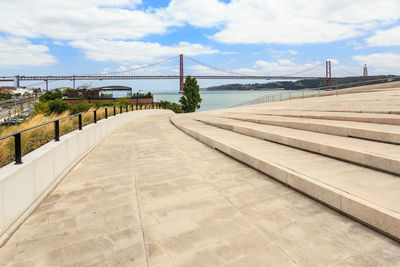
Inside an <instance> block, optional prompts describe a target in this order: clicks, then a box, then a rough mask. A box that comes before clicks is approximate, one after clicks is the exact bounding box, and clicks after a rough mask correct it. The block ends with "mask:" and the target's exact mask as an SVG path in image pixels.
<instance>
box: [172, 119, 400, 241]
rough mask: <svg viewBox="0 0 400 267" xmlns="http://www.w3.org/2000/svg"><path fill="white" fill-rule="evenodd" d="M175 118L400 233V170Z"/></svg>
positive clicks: (201, 136) (281, 177)
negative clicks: (397, 172)
mask: <svg viewBox="0 0 400 267" xmlns="http://www.w3.org/2000/svg"><path fill="white" fill-rule="evenodd" d="M171 120H172V122H173V123H174V125H176V126H177V127H178V128H180V129H182V130H183V131H185V132H186V133H188V134H189V135H191V136H193V137H195V138H196V139H198V140H200V141H202V142H204V143H205V144H207V145H209V146H211V147H213V148H216V149H218V150H220V151H223V152H224V153H226V154H227V155H230V156H232V157H233V158H235V159H237V160H239V161H241V162H244V163H245V164H248V165H249V166H252V167H254V168H256V169H258V170H260V171H262V172H263V173H265V174H268V175H271V176H272V177H274V178H275V179H277V180H278V181H281V182H282V183H284V184H287V185H290V186H291V187H293V188H296V189H297V190H299V191H301V192H303V193H305V194H307V195H309V196H311V197H313V198H315V199H318V200H319V201H321V202H323V203H325V204H327V205H329V206H331V207H333V208H335V209H337V210H340V211H342V212H344V213H345V214H348V215H350V216H352V217H354V218H357V219H359V220H360V221H362V222H365V223H366V224H368V225H371V226H373V227H375V228H377V229H379V230H381V231H383V232H385V233H387V234H389V235H391V236H393V237H395V238H397V239H400V205H399V197H398V196H399V194H398V191H399V188H400V187H399V186H400V180H399V177H398V176H396V175H391V174H387V173H383V172H380V171H376V170H372V169H368V168H365V167H360V166H358V165H354V164H350V163H347V162H344V161H341V160H337V159H332V158H329V157H325V156H321V155H318V154H315V153H310V152H306V151H303V150H299V149H296V148H293V147H288V146H286V145H281V144H277V143H275V142H269V141H265V140H262V139H259V138H254V137H251V136H248V135H247V134H246V133H244V134H239V133H236V132H234V131H229V130H225V129H221V128H218V127H214V126H210V125H208V124H204V123H202V122H199V121H197V120H195V119H191V118H190V117H189V116H185V115H183V116H174V117H173V118H172V119H171Z"/></svg>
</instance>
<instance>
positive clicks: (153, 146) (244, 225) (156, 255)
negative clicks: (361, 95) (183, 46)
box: [0, 116, 400, 266]
mask: <svg viewBox="0 0 400 267" xmlns="http://www.w3.org/2000/svg"><path fill="white" fill-rule="evenodd" d="M273 229H276V230H275V236H274V238H273V239H271V238H268V237H267V236H266V232H267V231H268V232H271V230H273ZM398 262H400V247H399V245H398V244H397V243H396V242H394V241H392V240H390V239H388V238H386V237H384V236H382V235H380V234H379V233H377V232H375V231H373V230H371V229H369V228H366V227H364V226H362V225H361V224H359V223H357V222H355V221H353V220H351V219H349V218H347V217H344V216H342V215H340V214H338V213H336V212H334V211H332V210H331V209H329V208H327V207H325V206H323V205H321V204H319V203H317V202H315V201H313V200H311V199H309V198H307V197H305V196H303V195H301V194H299V193H297V192H295V191H293V190H291V189H289V188H288V187H285V186H284V185H282V184H280V183H278V182H276V181H275V180H272V179H271V178H269V177H268V176H266V175H264V174H261V173H259V172H257V171H255V170H253V169H251V168H249V167H247V166H245V165H243V164H241V163H239V162H237V161H235V160H233V159H231V158H229V157H227V156H225V155H223V154H221V153H219V152H217V151H216V150H213V149H211V148H209V147H207V146H206V145H203V144H202V143H200V142H198V141H196V140H195V139H193V138H191V137H190V136H188V135H186V134H184V133H182V132H181V131H179V130H177V129H176V128H175V127H174V126H172V125H171V123H170V122H169V117H168V116H157V117H148V118H145V119H142V120H140V121H138V122H135V123H132V124H130V125H128V126H126V127H125V128H123V129H122V130H120V131H118V132H117V133H115V134H114V135H112V136H110V137H109V138H108V139H106V140H105V141H104V142H103V143H102V144H100V145H99V146H98V147H97V148H96V149H95V150H93V151H92V152H91V153H90V154H89V155H88V156H87V157H86V158H85V159H84V160H82V161H81V162H80V163H79V164H78V165H77V166H76V167H75V168H74V169H73V171H72V172H71V173H70V174H69V175H68V176H67V177H66V179H65V180H64V181H63V182H62V183H61V184H60V185H59V186H58V187H57V188H56V189H55V190H54V191H53V192H52V193H51V194H50V195H49V196H48V197H47V199H46V200H45V201H44V202H43V203H42V204H41V205H40V207H39V208H38V209H37V210H36V211H35V212H34V213H33V214H32V215H31V216H30V218H29V219H28V220H27V221H26V222H25V223H24V224H23V225H22V226H21V228H20V229H19V230H18V231H17V232H16V233H15V234H14V235H13V236H12V238H11V239H10V240H9V241H8V243H7V244H6V245H5V246H4V247H3V248H0V266H2V265H10V266H12V265H13V264H22V265H26V266H48V265H65V266H70V265H72V266H73V265H75V266H83V265H89V264H92V265H96V266H102V265H109V266H115V265H122V264H125V265H129V264H130V263H133V264H136V265H137V266H224V265H231V266H267V265H268V266H269V265H275V266H277V265H279V266H295V265H302V266H317V265H323V266H327V265H336V264H339V265H340V264H341V265H352V264H353V265H366V264H370V265H377V266H392V265H393V266H394V265H396V264H397V263H398ZM136 265H135V266H136Z"/></svg>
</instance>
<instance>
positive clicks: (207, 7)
mask: <svg viewBox="0 0 400 267" xmlns="http://www.w3.org/2000/svg"><path fill="white" fill-rule="evenodd" d="M160 13H162V14H163V15H165V16H166V17H169V18H171V19H176V20H178V21H181V22H183V23H189V24H191V25H193V26H197V27H211V26H216V27H217V29H218V30H219V31H218V32H217V33H216V34H214V35H213V36H211V38H213V39H215V40H217V41H219V42H222V43H247V44H250V43H280V44H306V43H328V42H332V41H338V40H343V39H347V38H351V37H356V36H360V35H363V34H365V32H366V31H368V30H371V29H376V28H377V27H379V26H380V25H381V24H383V23H386V22H388V21H393V20H396V19H398V18H400V3H399V2H398V1H397V0H385V1H384V2H382V1H376V0H363V1H359V0H325V1H320V0H281V1H268V0H236V1H231V2H230V3H221V2H219V1H217V0H206V1H205V2H204V3H203V2H202V4H201V5H199V4H198V1H197V0H182V1H172V2H171V3H170V5H169V6H168V8H166V9H165V10H163V11H161V12H160Z"/></svg>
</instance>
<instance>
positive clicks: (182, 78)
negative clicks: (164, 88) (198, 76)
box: [179, 54, 184, 93]
mask: <svg viewBox="0 0 400 267" xmlns="http://www.w3.org/2000/svg"><path fill="white" fill-rule="evenodd" d="M183 82H184V77H183V54H180V55H179V92H181V93H182V92H183Z"/></svg>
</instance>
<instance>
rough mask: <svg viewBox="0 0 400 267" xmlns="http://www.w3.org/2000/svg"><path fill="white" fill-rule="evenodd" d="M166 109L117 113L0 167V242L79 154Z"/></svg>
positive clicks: (62, 174)
mask: <svg viewBox="0 0 400 267" xmlns="http://www.w3.org/2000/svg"><path fill="white" fill-rule="evenodd" d="M161 113H163V114H165V113H171V112H170V111H166V110H144V111H135V112H129V113H123V114H119V115H118V116H112V117H109V119H107V120H105V119H104V120H100V121H98V123H97V124H90V125H88V126H86V127H84V128H83V130H82V131H73V132H71V133H68V134H66V135H63V136H61V138H60V141H59V142H50V143H48V144H46V145H44V146H42V147H40V148H39V149H37V150H35V151H33V152H31V153H29V154H27V155H26V156H24V157H23V158H22V162H23V164H20V165H15V164H14V163H10V164H8V165H6V166H4V167H2V168H1V169H0V246H1V245H2V243H3V242H4V241H5V240H7V238H8V237H9V236H10V235H11V234H12V233H13V232H14V231H15V229H16V228H17V227H18V226H19V225H20V224H21V222H22V221H24V220H25V219H26V218H27V216H29V215H30V213H31V212H32V211H33V210H34V209H35V208H36V207H37V205H38V204H39V203H40V202H41V201H42V200H43V198H44V197H45V196H46V195H47V194H48V193H49V192H50V191H51V190H52V189H53V188H54V186H56V185H57V183H58V182H60V181H61V179H63V178H64V176H65V174H66V172H68V171H69V170H70V169H71V168H72V167H73V166H74V164H76V163H77V162H78V161H79V160H80V159H81V158H82V156H84V155H85V154H86V153H87V152H89V151H90V149H92V148H93V147H95V146H96V145H97V144H98V143H99V142H100V141H101V140H103V139H104V138H105V137H106V136H108V135H109V134H111V133H112V132H114V131H116V130H118V129H119V128H121V127H122V126H124V125H126V124H127V123H129V122H132V121H133V120H135V119H138V118H141V117H144V116H150V115H153V114H161Z"/></svg>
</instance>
